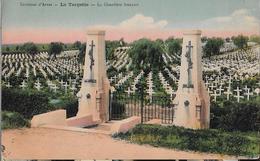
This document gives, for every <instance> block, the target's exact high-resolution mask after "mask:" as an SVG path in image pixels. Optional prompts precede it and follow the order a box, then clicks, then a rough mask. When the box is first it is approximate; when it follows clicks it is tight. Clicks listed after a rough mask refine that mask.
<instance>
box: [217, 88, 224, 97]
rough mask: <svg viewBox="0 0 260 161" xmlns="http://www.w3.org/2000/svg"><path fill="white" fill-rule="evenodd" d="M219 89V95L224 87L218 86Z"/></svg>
mask: <svg viewBox="0 0 260 161" xmlns="http://www.w3.org/2000/svg"><path fill="white" fill-rule="evenodd" d="M217 90H218V91H219V95H221V94H222V91H224V89H223V88H222V86H219V88H218V89H217Z"/></svg>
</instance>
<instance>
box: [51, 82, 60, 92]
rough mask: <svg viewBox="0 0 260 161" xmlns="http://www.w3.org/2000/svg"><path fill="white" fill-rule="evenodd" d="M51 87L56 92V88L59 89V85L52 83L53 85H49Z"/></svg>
mask: <svg viewBox="0 0 260 161" xmlns="http://www.w3.org/2000/svg"><path fill="white" fill-rule="evenodd" d="M51 89H53V90H54V93H56V92H57V89H59V87H57V86H56V84H54V85H53V86H52V87H51Z"/></svg>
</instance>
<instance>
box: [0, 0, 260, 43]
mask: <svg viewBox="0 0 260 161" xmlns="http://www.w3.org/2000/svg"><path fill="white" fill-rule="evenodd" d="M42 2H45V3H50V4H52V6H42ZM106 2H108V3H117V4H122V6H104V3H106ZM61 3H62V4H66V5H67V6H61ZM69 3H85V4H89V5H91V4H95V6H85V7H77V6H69ZM97 3H99V4H102V6H97ZM124 3H128V4H129V3H132V4H136V6H132V7H129V6H124ZM28 4H34V5H36V6H28ZM2 6H3V11H2V16H3V18H2V42H3V44H16V43H24V42H29V41H32V42H35V43H48V42H52V41H61V42H64V43H69V42H75V41H76V40H80V41H86V39H87V35H86V32H87V30H90V29H102V30H105V31H106V39H107V40H119V39H120V38H124V40H125V41H128V42H131V41H134V40H136V39H139V38H142V37H146V38H150V39H157V38H161V39H166V38H168V37H170V36H175V37H182V32H183V31H184V30H189V29H200V30H202V34H203V35H204V36H208V37H213V36H215V37H229V36H232V35H238V34H244V35H252V34H258V35H259V34H260V0H3V4H2Z"/></svg>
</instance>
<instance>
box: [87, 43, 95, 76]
mask: <svg viewBox="0 0 260 161" xmlns="http://www.w3.org/2000/svg"><path fill="white" fill-rule="evenodd" d="M89 46H90V50H89V53H88V55H89V59H90V66H89V68H90V73H91V74H90V76H91V77H90V79H93V78H92V76H93V74H92V72H93V71H92V67H93V65H94V62H95V60H94V57H93V49H94V47H95V45H94V43H93V40H92V41H91V44H90V45H89Z"/></svg>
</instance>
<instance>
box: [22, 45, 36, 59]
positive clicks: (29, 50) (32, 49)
mask: <svg viewBox="0 0 260 161" xmlns="http://www.w3.org/2000/svg"><path fill="white" fill-rule="evenodd" d="M22 50H23V51H25V52H27V53H29V54H30V55H32V57H33V59H34V56H35V55H36V54H37V53H38V52H39V49H38V47H37V46H36V45H35V44H34V43H33V42H27V43H25V44H23V46H22Z"/></svg>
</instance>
